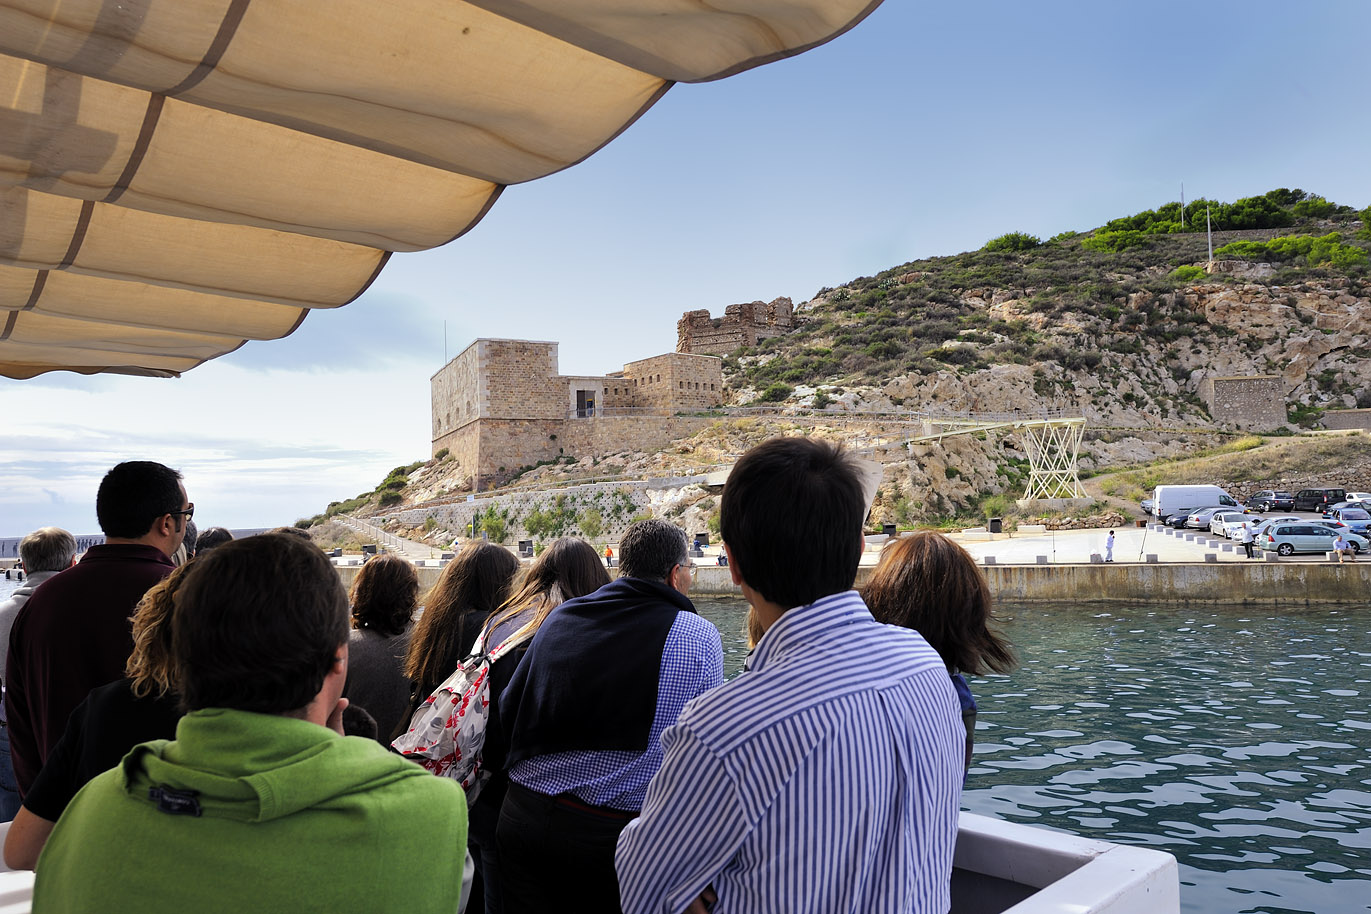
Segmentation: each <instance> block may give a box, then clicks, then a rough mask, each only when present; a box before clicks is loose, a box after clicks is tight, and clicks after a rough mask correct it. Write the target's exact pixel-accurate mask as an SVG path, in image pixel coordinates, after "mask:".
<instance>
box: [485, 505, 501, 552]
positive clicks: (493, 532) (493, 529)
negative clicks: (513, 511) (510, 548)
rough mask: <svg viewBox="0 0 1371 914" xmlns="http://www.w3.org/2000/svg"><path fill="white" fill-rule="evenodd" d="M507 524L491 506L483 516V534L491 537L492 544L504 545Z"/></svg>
mask: <svg viewBox="0 0 1371 914" xmlns="http://www.w3.org/2000/svg"><path fill="white" fill-rule="evenodd" d="M506 526H507V525H506V524H505V519H504V517H503V516H501V515H500V513H499V512H497V511H496V510H495V506H494V505H491V506H490V507H488V508H486V510H485V512H484V513H483V514H482V515H481V524H480V528H481V532H482V533H484V534H485V535H486V536H488V537H490V539H491V542H495V543H503V542H504V541H505V532H506Z"/></svg>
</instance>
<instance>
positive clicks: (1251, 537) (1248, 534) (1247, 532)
mask: <svg viewBox="0 0 1371 914" xmlns="http://www.w3.org/2000/svg"><path fill="white" fill-rule="evenodd" d="M1256 540H1257V535H1256V534H1255V533H1253V532H1252V525H1251V524H1249V523H1247V522H1244V523H1243V525H1242V548H1243V551H1244V552H1246V553H1247V557H1248V558H1249V559H1250V558H1252V557H1253V556H1252V544H1253V543H1254V542H1256Z"/></svg>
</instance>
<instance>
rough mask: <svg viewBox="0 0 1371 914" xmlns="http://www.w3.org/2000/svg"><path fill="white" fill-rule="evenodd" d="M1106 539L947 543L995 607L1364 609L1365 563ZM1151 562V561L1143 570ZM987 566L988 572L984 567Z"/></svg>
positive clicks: (725, 586) (1192, 543) (1162, 537)
mask: <svg viewBox="0 0 1371 914" xmlns="http://www.w3.org/2000/svg"><path fill="white" fill-rule="evenodd" d="M1108 532H1109V531H1107V530H1069V531H1058V532H1057V533H1055V534H1052V533H1034V534H1027V535H1025V534H1019V533H1015V534H995V535H994V536H993V537H990V538H987V539H981V538H978V537H977V536H976V535H974V534H973V535H971V537H968V536H967V535H965V534H952V539H954V540H956V541H958V542H960V543H961V545H962V546H963V547H964V548H965V549H966V550H967V551H968V552H969V553H971V555H972V556H974V557H975V558H976V560H977V563H978V564H979V565H980V566H981V570H982V571H983V572H984V573H985V576H986V580H987V581H988V582H989V583H990V588H991V590H992V591H993V593H994V594H995V598H996V599H997V600H998V601H1000V602H1002V603H1031V602H1095V601H1108V600H1132V601H1139V602H1143V601H1145V602H1150V603H1158V604H1164V603H1230V604H1237V605H1241V604H1248V603H1265V604H1306V603H1349V604H1361V605H1364V606H1371V557H1363V558H1362V559H1361V560H1360V561H1357V562H1355V563H1346V564H1341V565H1339V564H1338V563H1336V562H1329V561H1328V560H1327V558H1326V557H1324V556H1322V555H1317V556H1291V557H1289V558H1282V557H1279V556H1277V555H1275V554H1274V553H1268V554H1263V553H1261V552H1260V551H1258V552H1257V556H1258V557H1257V558H1254V559H1248V558H1246V556H1245V554H1244V552H1243V549H1242V546H1241V545H1238V544H1235V543H1229V542H1228V541H1227V540H1223V539H1220V538H1213V539H1210V538H1209V537H1208V536H1205V537H1204V538H1203V540H1199V539H1196V538H1195V537H1194V536H1193V535H1192V537H1191V539H1189V540H1187V539H1185V538H1184V535H1182V536H1176V535H1174V534H1166V533H1163V532H1161V531H1160V529H1149V528H1138V527H1127V528H1124V527H1121V528H1117V529H1116V530H1115V541H1114V562H1113V563H1112V564H1104V563H1103V562H1101V561H1096V562H1092V561H1091V556H1092V554H1098V555H1100V556H1103V554H1104V541H1105V537H1106V536H1107V535H1108ZM884 542H885V538H884V537H870V538H868V545H867V549H866V551H865V552H864V553H863V555H862V561H861V566H860V567H859V568H858V571H857V583H858V585H859V586H860V585H861V584H863V583H865V581H866V579H867V578H868V577H869V576H870V574H871V569H872V568H873V567H874V566H875V564H876V562H877V560H878V559H879V557H880V550H881V547H882V546H883V545H884ZM1224 546H1229V547H1230V548H1229V549H1224V548H1223V547H1224ZM616 551H617V550H616ZM717 554H718V547H717V546H710V547H708V548H707V549H706V551H705V555H704V557H703V558H697V559H696V561H697V562H699V563H700V564H699V565H697V566H696V570H695V583H694V586H693V588H692V591H691V593H692V594H694V595H696V596H701V597H705V596H709V597H723V596H736V597H741V596H742V591H741V590H740V589H739V588H738V587H737V586H736V585H734V584H733V581H732V579H731V577H730V575H729V569H728V568H726V567H721V566H719V565H717V564H715V563H716V561H717ZM1149 556H1155V557H1156V558H1155V560H1151V561H1149ZM992 558H993V560H994V562H993V564H990V563H988V562H987V560H988V559H992ZM1040 559H1043V560H1044V561H1043V562H1042V563H1041V564H1040V562H1039V560H1040ZM359 569H360V565H355V566H339V568H338V573H339V575H341V576H342V579H343V583H344V584H345V585H348V586H350V585H351V583H352V580H353V578H355V577H356V575H357V572H358V570H359ZM418 572H419V584H420V587H421V589H422V590H425V591H426V590H427V589H428V588H430V587H432V586H433V584H434V583H435V582H436V581H437V580H438V575H439V573H440V572H441V569H440V568H439V567H437V565H436V564H424V565H420V566H419V568H418Z"/></svg>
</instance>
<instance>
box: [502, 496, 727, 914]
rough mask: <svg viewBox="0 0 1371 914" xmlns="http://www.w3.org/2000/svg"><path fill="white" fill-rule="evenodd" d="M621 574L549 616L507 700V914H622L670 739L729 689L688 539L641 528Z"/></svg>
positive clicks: (654, 523)
mask: <svg viewBox="0 0 1371 914" xmlns="http://www.w3.org/2000/svg"><path fill="white" fill-rule="evenodd" d="M619 570H620V577H619V579H618V580H616V581H611V582H610V583H608V584H606V585H605V586H603V587H601V588H600V589H599V590H597V591H595V592H594V593H591V594H587V595H586V596H584V597H578V598H576V599H574V600H568V601H566V602H565V603H563V604H561V605H560V606H558V607H557V608H556V609H554V610H553V611H552V612H551V614H549V615H548V617H547V619H546V620H544V622H543V624H542V625H541V626H540V627H539V628H538V633H537V634H536V635H535V636H534V638H533V641H532V642H531V644H530V645H529V649H528V653H527V654H525V655H524V658H523V659H522V660H521V661H520V662H519V666H518V668H517V669H516V670H515V672H514V677H513V678H512V679H511V680H510V684H509V686H508V687H507V688H506V689H505V690H504V691H503V692H502V693H501V694H500V720H501V725H502V727H503V729H504V730H505V732H506V734H507V736H508V739H509V752H508V754H507V756H506V764H507V765H508V767H509V775H510V785H509V793H508V794H507V795H506V796H505V802H504V805H503V806H502V807H501V812H500V823H499V826H498V827H497V830H496V842H497V845H498V847H499V854H500V875H499V879H500V885H501V890H502V893H503V895H504V899H505V911H506V914H520V912H529V914H542V912H546V911H558V912H563V914H566V912H579V911H585V912H595V914H601V912H615V911H618V910H619V885H618V881H617V880H616V878H615V873H614V847H615V842H616V841H617V839H618V837H619V832H620V831H622V830H623V828H624V826H625V825H626V824H628V822H629V821H630V820H631V819H633V818H634V817H635V816H637V815H638V810H639V809H640V808H641V807H642V804H643V796H644V794H645V793H646V792H647V785H648V781H650V780H651V779H652V776H653V775H654V774H656V773H657V769H658V767H659V766H660V765H661V763H662V746H661V739H660V738H661V734H662V731H663V730H665V729H666V728H667V727H669V726H670V725H671V724H673V723H675V722H676V716H677V715H678V714H679V713H680V711H681V708H682V707H684V706H685V704H686V702H688V701H689V700H690V699H692V698H694V697H696V696H697V695H699V694H701V693H702V692H705V691H706V690H708V689H712V688H714V687H715V686H717V685H719V683H721V682H723V661H724V655H723V644H722V642H721V640H720V638H719V631H718V629H716V628H715V627H714V626H713V625H711V624H710V623H709V622H708V621H706V620H704V619H702V618H700V617H699V616H698V615H696V613H695V607H694V606H693V605H692V604H691V602H690V600H689V599H687V598H686V593H687V591H689V590H690V582H691V579H692V577H693V576H694V568H693V567H692V566H691V564H690V558H689V555H688V553H687V551H686V538H685V534H683V533H682V532H681V530H680V528H678V527H676V526H674V525H672V524H670V523H668V522H666V521H664V520H646V521H639V522H638V523H635V524H633V525H631V526H630V527H629V528H628V530H626V531H625V532H624V535H623V539H622V540H621V541H620V544H619Z"/></svg>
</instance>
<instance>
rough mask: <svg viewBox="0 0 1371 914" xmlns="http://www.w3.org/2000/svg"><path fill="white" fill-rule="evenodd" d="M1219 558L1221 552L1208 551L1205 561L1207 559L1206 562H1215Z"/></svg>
mask: <svg viewBox="0 0 1371 914" xmlns="http://www.w3.org/2000/svg"><path fill="white" fill-rule="evenodd" d="M1218 560H1219V554H1218V553H1217V552H1206V553H1205V554H1204V561H1205V563H1206V564H1213V563H1215V562H1217V561H1218Z"/></svg>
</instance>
